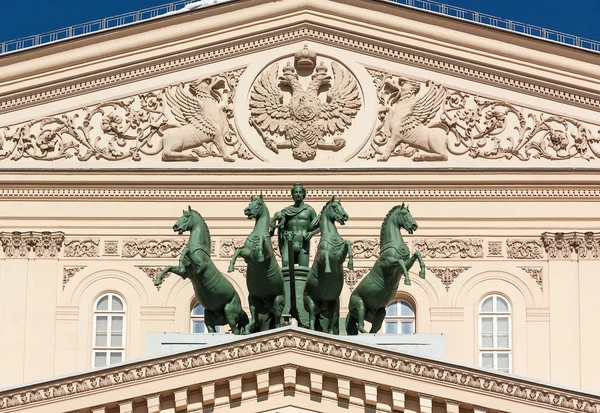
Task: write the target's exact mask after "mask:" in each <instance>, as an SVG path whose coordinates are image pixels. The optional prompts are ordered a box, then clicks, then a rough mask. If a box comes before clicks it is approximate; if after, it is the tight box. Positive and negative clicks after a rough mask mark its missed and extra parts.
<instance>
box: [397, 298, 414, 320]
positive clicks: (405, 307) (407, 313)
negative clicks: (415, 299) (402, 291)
mask: <svg viewBox="0 0 600 413" xmlns="http://www.w3.org/2000/svg"><path fill="white" fill-rule="evenodd" d="M400 306H401V307H400V315H401V316H404V317H414V316H415V313H414V311H413V310H412V308H411V307H410V305H409V304H408V303H407V302H406V301H401V302H400Z"/></svg>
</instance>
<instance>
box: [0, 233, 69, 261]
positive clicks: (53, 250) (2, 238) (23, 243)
mask: <svg viewBox="0 0 600 413" xmlns="http://www.w3.org/2000/svg"><path fill="white" fill-rule="evenodd" d="M64 240H65V234H64V233H63V232H49V231H43V232H36V231H28V232H18V231H14V232H1V233H0V243H1V244H2V249H3V250H4V254H5V255H6V256H7V257H11V258H12V257H16V258H19V257H21V258H26V257H27V256H28V255H29V251H33V252H34V254H35V257H36V258H44V257H50V258H54V257H57V256H58V253H59V252H60V250H61V248H62V246H63V242H64Z"/></svg>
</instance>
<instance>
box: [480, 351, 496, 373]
mask: <svg viewBox="0 0 600 413" xmlns="http://www.w3.org/2000/svg"><path fill="white" fill-rule="evenodd" d="M481 367H483V368H485V369H493V368H494V355H493V354H492V353H483V354H482V355H481Z"/></svg>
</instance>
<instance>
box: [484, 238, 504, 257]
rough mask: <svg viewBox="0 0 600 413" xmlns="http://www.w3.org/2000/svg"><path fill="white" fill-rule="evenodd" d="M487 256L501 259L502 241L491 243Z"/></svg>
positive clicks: (489, 243)
mask: <svg viewBox="0 0 600 413" xmlns="http://www.w3.org/2000/svg"><path fill="white" fill-rule="evenodd" d="M487 255H488V257H501V256H502V241H489V242H488V253H487Z"/></svg>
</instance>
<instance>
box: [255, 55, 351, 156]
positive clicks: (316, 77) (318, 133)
mask: <svg viewBox="0 0 600 413" xmlns="http://www.w3.org/2000/svg"><path fill="white" fill-rule="evenodd" d="M316 59H317V55H316V53H315V52H313V51H312V50H310V49H309V48H308V46H306V45H305V46H304V48H303V49H302V50H301V51H299V52H298V53H296V56H295V59H294V63H295V64H294V66H292V65H291V63H289V62H288V64H287V65H286V66H284V67H283V69H282V70H281V73H280V67H279V64H278V63H275V64H273V65H271V66H270V67H269V68H268V69H267V70H265V71H264V72H263V73H262V74H261V75H260V76H259V77H258V79H257V80H256V81H255V83H254V85H253V87H252V90H251V93H250V103H249V104H250V114H251V117H250V124H251V125H252V126H254V127H255V128H256V130H257V131H258V132H259V134H260V135H261V137H262V139H263V141H264V143H265V145H266V146H267V147H268V148H269V149H270V150H272V151H273V152H275V153H279V150H280V149H291V150H292V155H293V157H294V158H295V159H298V160H300V161H303V162H306V161H310V160H313V159H315V157H316V156H317V150H318V149H324V150H332V151H338V150H340V149H342V148H343V147H344V146H346V140H345V139H344V138H343V137H342V136H341V135H342V133H344V132H345V131H346V129H347V128H348V127H350V125H351V124H352V120H353V119H354V117H355V116H356V114H357V113H358V110H359V109H360V108H361V105H362V103H361V95H360V88H359V86H358V83H357V81H356V79H355V77H354V76H353V75H352V74H351V73H350V72H349V71H348V70H346V69H344V68H343V67H342V65H341V64H339V63H337V62H331V73H332V74H333V76H331V75H330V74H329V73H330V70H329V68H328V67H327V66H326V65H325V64H324V62H321V63H320V64H319V65H318V66H316ZM301 75H303V76H301ZM308 75H310V78H309V79H307V77H308ZM302 80H307V81H308V82H304V83H308V84H307V85H303V82H302Z"/></svg>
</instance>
